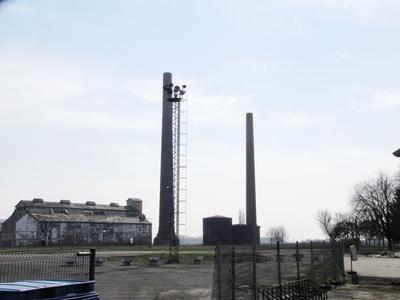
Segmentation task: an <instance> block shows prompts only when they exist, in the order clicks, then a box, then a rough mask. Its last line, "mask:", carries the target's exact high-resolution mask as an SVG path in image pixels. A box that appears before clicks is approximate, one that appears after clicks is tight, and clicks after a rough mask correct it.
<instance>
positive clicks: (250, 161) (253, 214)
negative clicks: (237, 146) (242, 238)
mask: <svg viewBox="0 0 400 300" xmlns="http://www.w3.org/2000/svg"><path fill="white" fill-rule="evenodd" d="M246 224H247V225H257V209H256V179H255V168H254V133H253V114H252V113H247V114H246Z"/></svg>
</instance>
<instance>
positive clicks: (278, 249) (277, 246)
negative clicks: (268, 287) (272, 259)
mask: <svg viewBox="0 0 400 300" xmlns="http://www.w3.org/2000/svg"><path fill="white" fill-rule="evenodd" d="M276 250H277V256H276V257H277V260H278V284H279V299H282V274H281V247H280V243H279V241H277V242H276Z"/></svg>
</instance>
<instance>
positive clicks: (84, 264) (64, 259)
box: [0, 249, 95, 283]
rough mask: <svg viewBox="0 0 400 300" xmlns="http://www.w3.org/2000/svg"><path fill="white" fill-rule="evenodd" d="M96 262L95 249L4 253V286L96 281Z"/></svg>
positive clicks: (0, 255)
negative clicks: (45, 281)
mask: <svg viewBox="0 0 400 300" xmlns="http://www.w3.org/2000/svg"><path fill="white" fill-rule="evenodd" d="M94 263H95V251H94V249H91V250H82V251H79V250H76V249H40V250H39V249H36V250H25V251H9V252H0V283H2V282H14V281H22V280H69V279H74V280H88V279H89V280H93V279H94Z"/></svg>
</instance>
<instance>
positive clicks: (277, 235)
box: [266, 225, 289, 244]
mask: <svg viewBox="0 0 400 300" xmlns="http://www.w3.org/2000/svg"><path fill="white" fill-rule="evenodd" d="M266 237H267V238H268V239H269V240H270V241H271V244H272V243H274V242H280V243H282V244H283V243H284V242H285V241H287V240H288V238H289V235H288V233H287V231H286V228H285V227H284V226H283V225H278V226H274V227H271V228H270V229H269V230H268V232H267V233H266Z"/></svg>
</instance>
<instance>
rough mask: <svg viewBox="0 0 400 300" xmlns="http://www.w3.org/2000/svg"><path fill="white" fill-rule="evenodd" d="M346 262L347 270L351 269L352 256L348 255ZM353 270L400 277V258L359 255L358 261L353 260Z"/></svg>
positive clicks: (367, 274) (370, 274)
mask: <svg viewBox="0 0 400 300" xmlns="http://www.w3.org/2000/svg"><path fill="white" fill-rule="evenodd" d="M344 262H345V269H346V271H347V270H350V257H349V256H347V255H346V256H345V258H344ZM353 270H354V271H356V272H357V273H358V275H360V276H373V277H391V278H399V279H400V258H389V257H379V258H378V257H367V256H358V261H354V262H353ZM399 299H400V298H399Z"/></svg>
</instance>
